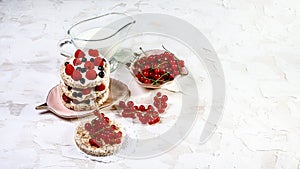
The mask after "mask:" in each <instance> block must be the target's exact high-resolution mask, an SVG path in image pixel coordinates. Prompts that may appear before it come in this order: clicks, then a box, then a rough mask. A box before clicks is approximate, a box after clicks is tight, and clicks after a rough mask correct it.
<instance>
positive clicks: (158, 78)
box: [152, 72, 168, 85]
mask: <svg viewBox="0 0 300 169" xmlns="http://www.w3.org/2000/svg"><path fill="white" fill-rule="evenodd" d="M167 74H168V72H166V73H164V74H163V75H162V76H160V77H159V78H158V79H157V80H155V81H154V82H152V85H154V84H155V83H157V82H158V81H159V80H160V79H161V78H162V77H164V76H165V75H167Z"/></svg>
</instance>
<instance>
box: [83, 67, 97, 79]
mask: <svg viewBox="0 0 300 169" xmlns="http://www.w3.org/2000/svg"><path fill="white" fill-rule="evenodd" d="M85 77H86V78H87V79H89V80H94V79H96V77H97V73H96V71H95V70H94V69H92V70H88V71H87V72H86V75H85Z"/></svg>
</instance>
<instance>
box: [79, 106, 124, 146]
mask: <svg viewBox="0 0 300 169" xmlns="http://www.w3.org/2000/svg"><path fill="white" fill-rule="evenodd" d="M93 113H94V115H95V116H97V118H95V119H93V120H92V121H91V122H90V123H89V122H88V123H85V125H84V128H85V129H86V130H87V131H88V132H89V134H90V136H91V139H90V140H89V143H90V145H91V146H95V147H97V148H99V147H102V146H103V145H104V144H110V145H113V144H120V143H121V139H122V132H121V131H118V130H119V128H118V127H117V126H116V125H114V124H110V120H109V118H108V117H105V115H104V114H103V113H101V114H100V113H99V112H98V111H94V112H93Z"/></svg>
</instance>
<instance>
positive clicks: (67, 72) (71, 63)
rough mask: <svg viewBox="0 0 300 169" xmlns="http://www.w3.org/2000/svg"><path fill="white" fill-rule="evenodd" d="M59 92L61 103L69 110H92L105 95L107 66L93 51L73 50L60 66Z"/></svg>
mask: <svg viewBox="0 0 300 169" xmlns="http://www.w3.org/2000/svg"><path fill="white" fill-rule="evenodd" d="M60 75H61V79H62V82H61V84H60V87H61V95H62V100H63V103H64V105H65V106H66V107H67V108H69V109H72V110H76V111H81V110H92V109H95V108H96V107H97V106H101V105H102V104H103V103H104V102H105V101H106V100H107V99H108V96H109V83H110V77H109V75H110V65H109V63H108V62H107V61H106V59H105V58H103V57H101V56H100V55H99V52H98V51H97V50H93V49H89V50H88V52H86V53H84V52H83V51H82V50H77V51H76V52H75V55H74V57H71V58H68V59H67V60H66V61H65V64H64V65H62V66H61V70H60Z"/></svg>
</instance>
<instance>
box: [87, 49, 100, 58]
mask: <svg viewBox="0 0 300 169" xmlns="http://www.w3.org/2000/svg"><path fill="white" fill-rule="evenodd" d="M89 55H90V56H94V57H98V56H99V52H98V50H96V49H90V50H89Z"/></svg>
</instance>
